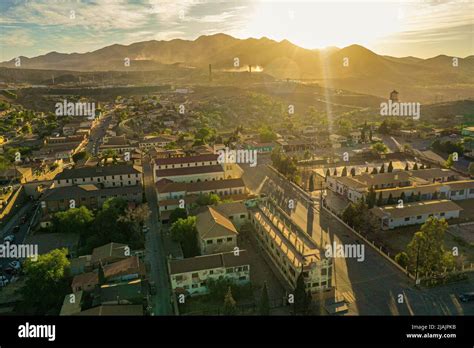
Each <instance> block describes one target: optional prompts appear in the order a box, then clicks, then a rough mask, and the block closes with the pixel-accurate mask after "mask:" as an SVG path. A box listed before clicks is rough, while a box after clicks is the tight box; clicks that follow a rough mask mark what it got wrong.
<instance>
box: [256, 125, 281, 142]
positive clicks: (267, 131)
mask: <svg viewBox="0 0 474 348" xmlns="http://www.w3.org/2000/svg"><path fill="white" fill-rule="evenodd" d="M259 134H260V141H261V142H262V143H269V142H271V141H274V140H276V138H277V136H276V134H275V132H274V131H273V130H272V129H271V128H270V127H262V128H260V129H259Z"/></svg>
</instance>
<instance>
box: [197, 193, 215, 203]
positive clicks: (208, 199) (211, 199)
mask: <svg viewBox="0 0 474 348" xmlns="http://www.w3.org/2000/svg"><path fill="white" fill-rule="evenodd" d="M220 201H221V198H220V197H219V196H218V195H216V194H215V193H209V194H202V193H201V194H199V196H198V198H197V199H196V204H197V205H200V206H206V205H216V204H218V203H219V202H220Z"/></svg>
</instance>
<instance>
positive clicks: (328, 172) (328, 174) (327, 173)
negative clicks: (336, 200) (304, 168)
mask: <svg viewBox="0 0 474 348" xmlns="http://www.w3.org/2000/svg"><path fill="white" fill-rule="evenodd" d="M473 174H474V172H473ZM328 176H331V172H330V171H329V168H328V169H326V177H328Z"/></svg>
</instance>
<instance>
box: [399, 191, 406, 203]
mask: <svg viewBox="0 0 474 348" xmlns="http://www.w3.org/2000/svg"><path fill="white" fill-rule="evenodd" d="M400 199H401V200H402V202H404V203H405V202H406V197H405V192H402V194H401V195H400Z"/></svg>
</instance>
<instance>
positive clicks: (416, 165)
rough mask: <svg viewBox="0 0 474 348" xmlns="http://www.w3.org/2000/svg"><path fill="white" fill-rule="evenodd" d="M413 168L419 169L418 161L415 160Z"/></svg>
mask: <svg viewBox="0 0 474 348" xmlns="http://www.w3.org/2000/svg"><path fill="white" fill-rule="evenodd" d="M413 170H418V163H416V162H415V164H414V165H413Z"/></svg>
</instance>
